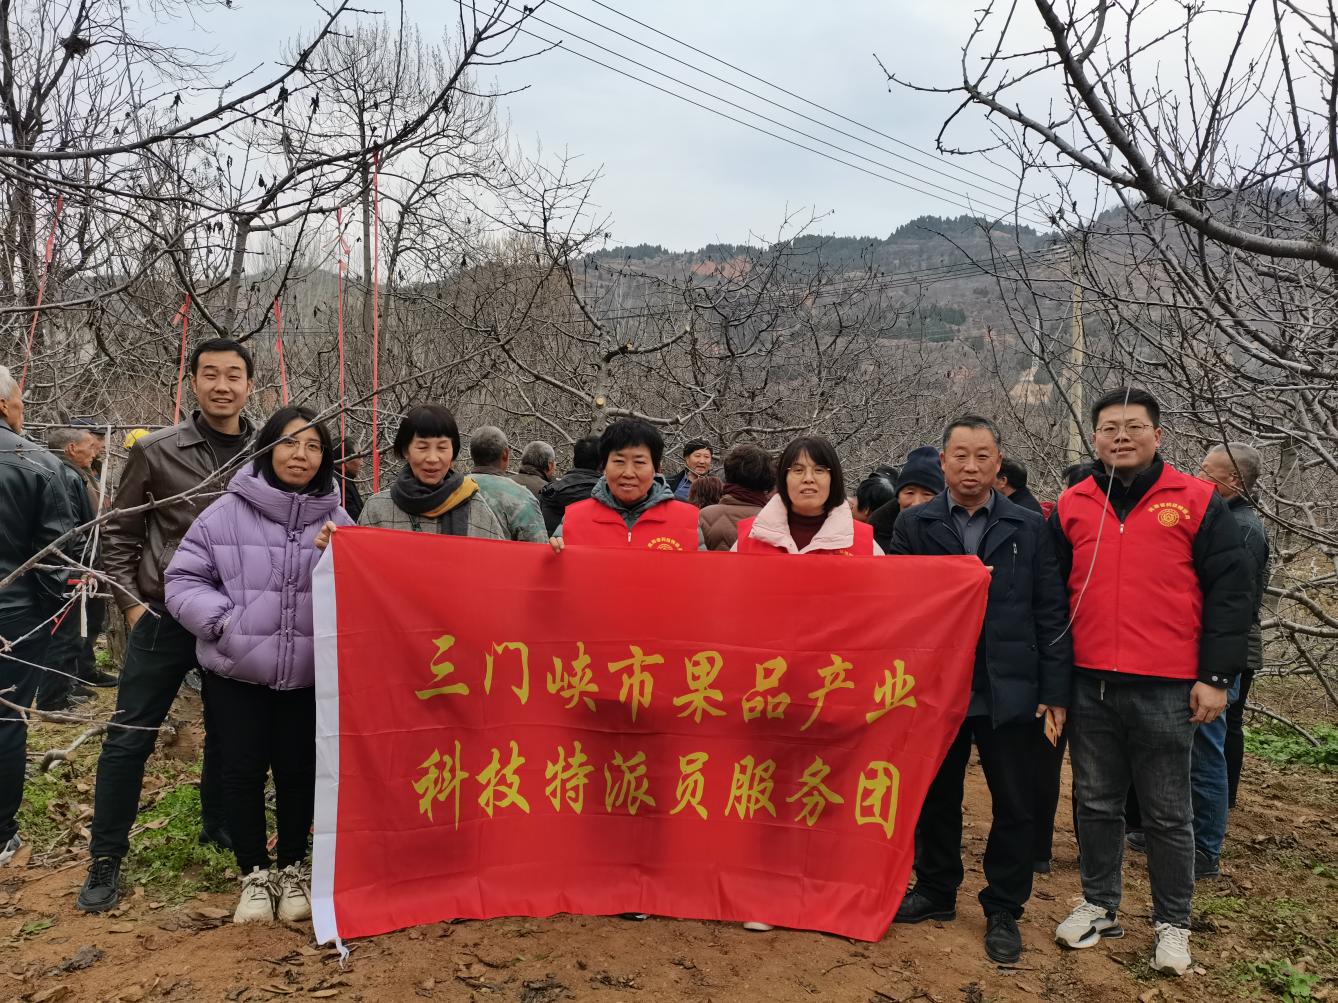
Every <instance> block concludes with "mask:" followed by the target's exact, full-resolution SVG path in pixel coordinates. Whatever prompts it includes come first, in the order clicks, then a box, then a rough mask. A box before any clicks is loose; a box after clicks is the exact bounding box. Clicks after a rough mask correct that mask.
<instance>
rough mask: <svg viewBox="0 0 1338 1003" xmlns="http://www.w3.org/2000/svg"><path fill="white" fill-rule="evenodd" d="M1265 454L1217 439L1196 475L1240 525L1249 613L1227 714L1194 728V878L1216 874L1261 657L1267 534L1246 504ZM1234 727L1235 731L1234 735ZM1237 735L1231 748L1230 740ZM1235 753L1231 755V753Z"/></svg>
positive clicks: (1250, 506)
mask: <svg viewBox="0 0 1338 1003" xmlns="http://www.w3.org/2000/svg"><path fill="white" fill-rule="evenodd" d="M1262 462H1263V458H1262V457H1261V456H1260V455H1259V450H1257V449H1255V448H1254V447H1253V446H1251V445H1249V444H1247V443H1244V442H1230V443H1227V444H1226V445H1225V446H1224V445H1222V444H1220V443H1219V444H1218V445H1216V446H1214V447H1213V448H1212V449H1210V450H1208V455H1207V456H1205V457H1204V458H1203V463H1202V464H1201V465H1200V466H1199V476H1201V477H1202V478H1203V479H1204V480H1206V481H1211V482H1212V484H1213V486H1214V487H1215V488H1216V489H1217V496H1218V497H1219V498H1221V499H1222V500H1223V501H1224V502H1226V506H1227V511H1228V512H1230V513H1231V515H1232V517H1233V518H1234V519H1235V521H1236V525H1237V526H1238V527H1239V529H1240V535H1241V541H1242V543H1243V544H1244V549H1243V550H1242V557H1243V558H1244V561H1243V564H1242V568H1241V571H1242V573H1243V574H1245V575H1246V576H1247V578H1248V581H1249V586H1250V609H1251V611H1252V613H1253V616H1252V617H1251V623H1250V631H1249V634H1248V635H1247V637H1246V642H1245V643H1246V648H1245V668H1244V670H1243V671H1242V672H1241V674H1240V675H1239V676H1238V677H1237V683H1236V685H1235V686H1233V687H1232V688H1231V689H1230V690H1229V691H1228V693H1227V698H1228V703H1227V709H1226V713H1224V714H1222V716H1221V717H1219V718H1218V719H1217V720H1216V721H1214V722H1213V723H1212V724H1201V725H1199V727H1198V730H1197V731H1195V732H1194V756H1193V760H1192V765H1191V769H1190V778H1191V783H1192V784H1193V788H1194V878H1195V880H1200V879H1202V878H1208V877H1216V876H1217V874H1218V872H1219V866H1218V861H1219V858H1220V857H1221V854H1222V842H1223V840H1224V839H1225V837H1226V830H1227V810H1228V808H1230V806H1231V805H1232V804H1234V803H1235V799H1236V785H1237V784H1238V783H1239V781H1240V767H1241V760H1242V758H1243V754H1244V741H1245V736H1244V729H1243V718H1244V713H1245V698H1246V695H1247V694H1248V693H1249V692H1250V682H1251V681H1252V680H1253V679H1254V673H1255V671H1256V670H1257V669H1259V668H1260V666H1261V663H1262V661H1263V639H1262V637H1261V635H1260V631H1259V606H1260V604H1261V603H1262V602H1263V598H1264V587H1265V585H1266V583H1267V581H1268V536H1267V535H1266V534H1265V532H1264V525H1263V523H1262V522H1260V521H1259V515H1258V513H1257V512H1255V510H1254V506H1253V505H1251V504H1250V501H1249V496H1250V495H1252V494H1253V493H1254V486H1255V483H1256V482H1257V481H1258V480H1259V468H1260V466H1261V465H1262ZM1233 732H1234V733H1235V735H1234V736H1233ZM1233 737H1234V738H1235V742H1236V744H1235V748H1234V750H1233V748H1232V739H1233ZM1233 753H1234V754H1233Z"/></svg>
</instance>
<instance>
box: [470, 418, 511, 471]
mask: <svg viewBox="0 0 1338 1003" xmlns="http://www.w3.org/2000/svg"><path fill="white" fill-rule="evenodd" d="M508 448H509V443H508V442H507V441H506V433H505V432H503V431H502V430H501V429H500V428H498V427H497V426H496V425H480V426H479V427H478V428H476V429H474V434H473V435H471V436H470V437H469V458H470V459H471V460H473V461H474V465H475V466H482V467H487V466H491V465H492V464H494V463H497V462H499V461H500V460H501V459H502V454H503V453H505V452H506V451H507V449H508Z"/></svg>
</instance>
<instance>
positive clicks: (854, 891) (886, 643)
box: [313, 529, 988, 941]
mask: <svg viewBox="0 0 1338 1003" xmlns="http://www.w3.org/2000/svg"><path fill="white" fill-rule="evenodd" d="M334 540H335V542H334V544H333V546H332V547H331V548H330V551H329V552H328V553H327V555H326V557H325V558H324V560H323V561H322V562H321V564H320V565H319V567H318V569H317V572H316V633H317V641H316V644H317V673H316V678H317V708H318V710H317V715H318V721H317V754H318V766H317V772H318V778H317V792H316V793H317V808H316V848H315V876H314V882H313V906H314V911H315V923H316V933H317V936H318V937H319V939H321V940H322V941H328V940H331V939H333V938H335V937H336V936H337V937H360V936H367V935H372V934H377V933H383V932H386V931H389V930H394V929H398V928H401V927H408V926H414V925H418V924H423V923H430V922H436V921H439V920H443V919H452V918H490V917H495V916H515V915H525V916H546V915H551V914H553V913H558V912H568V913H585V914H594V915H601V914H615V913H623V912H644V913H649V914H652V915H659V916H674V917H681V918H695V919H715V920H758V921H762V922H766V923H771V924H773V925H776V926H784V927H795V928H802V929H813V930H825V931H829V932H831V933H835V934H840V935H842V936H849V937H855V938H859V939H862V940H877V939H879V938H881V937H882V936H883V934H884V932H885V931H886V929H887V926H888V923H889V922H891V919H892V916H893V915H894V914H895V912H896V909H897V906H898V904H899V903H900V901H901V897H902V894H903V892H904V890H905V887H906V881H907V878H908V876H909V873H910V868H911V864H912V860H913V856H914V831H915V822H916V819H917V817H918V815H919V811H920V806H921V804H922V802H923V800H924V796H925V792H926V790H927V789H928V786H929V783H930V781H931V780H932V778H933V776H934V773H935V771H936V770H937V768H938V764H939V763H940V761H941V760H942V758H943V755H944V753H945V752H946V750H947V747H948V744H949V742H950V741H951V739H952V737H953V736H954V735H955V733H956V731H957V729H958V727H959V726H960V724H961V721H962V718H963V716H964V714H965V712H966V704H967V697H968V692H969V690H970V678H971V667H972V661H973V655H974V651H975V647H976V637H977V635H978V634H979V632H980V623H981V619H982V617H983V615H984V609H985V595H986V589H987V582H988V575H987V572H986V571H985V569H984V568H983V567H982V565H981V564H980V562H979V561H977V560H976V559H975V558H912V557H898V558H839V557H808V558H804V559H782V558H779V557H772V556H743V555H736V554H714V553H704V554H679V553H667V552H655V551H644V552H642V551H631V550H605V549H598V548H583V547H568V548H567V549H566V550H565V551H564V552H563V553H561V554H554V553H552V551H551V550H549V548H547V547H544V546H536V545H527V544H516V543H501V542H494V541H486V540H470V539H460V538H451V537H437V536H426V535H415V534H410V533H402V532H394V531H389V530H375V529H341V530H340V531H339V532H338V533H336V534H335V538H334Z"/></svg>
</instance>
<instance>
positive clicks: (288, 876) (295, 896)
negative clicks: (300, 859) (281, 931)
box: [275, 863, 311, 923]
mask: <svg viewBox="0 0 1338 1003" xmlns="http://www.w3.org/2000/svg"><path fill="white" fill-rule="evenodd" d="M278 897H279V905H278V908H277V909H275V914H276V915H277V916H278V917H279V922H280V923H300V922H301V921H302V920H306V919H311V865H310V864H307V863H301V864H289V865H288V866H287V867H285V868H284V869H283V870H281V871H280V872H279V892H278Z"/></svg>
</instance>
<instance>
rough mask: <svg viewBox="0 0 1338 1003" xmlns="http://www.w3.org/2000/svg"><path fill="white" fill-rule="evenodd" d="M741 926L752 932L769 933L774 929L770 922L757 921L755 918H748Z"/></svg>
mask: <svg viewBox="0 0 1338 1003" xmlns="http://www.w3.org/2000/svg"><path fill="white" fill-rule="evenodd" d="M743 928H744V929H745V930H749V931H751V932H752V933H770V932H771V931H772V930H774V929H776V928H775V927H774V926H772V925H771V924H770V923H759V922H757V920H750V921H748V922H747V923H744V924H743Z"/></svg>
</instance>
